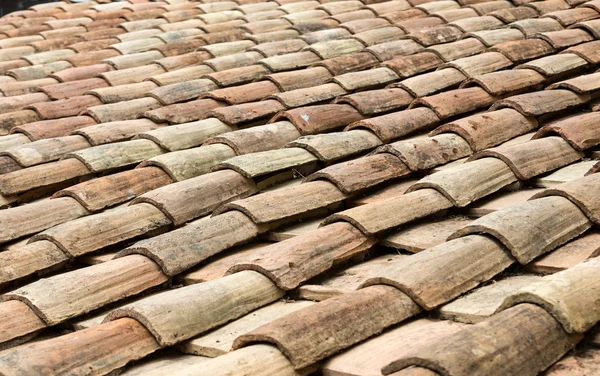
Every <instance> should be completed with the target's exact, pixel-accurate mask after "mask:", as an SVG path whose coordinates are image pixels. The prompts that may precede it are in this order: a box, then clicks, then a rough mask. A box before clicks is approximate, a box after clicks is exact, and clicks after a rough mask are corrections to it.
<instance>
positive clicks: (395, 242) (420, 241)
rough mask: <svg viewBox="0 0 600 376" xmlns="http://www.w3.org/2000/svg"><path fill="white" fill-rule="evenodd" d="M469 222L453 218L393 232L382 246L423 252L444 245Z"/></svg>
mask: <svg viewBox="0 0 600 376" xmlns="http://www.w3.org/2000/svg"><path fill="white" fill-rule="evenodd" d="M469 222H471V220H470V219H468V218H463V217H451V218H448V219H444V220H441V221H438V222H425V223H419V224H416V225H413V226H410V227H407V228H404V229H400V230H396V231H392V232H391V233H390V234H388V235H386V236H385V238H383V240H382V241H381V245H384V246H386V247H390V248H395V249H400V250H405V251H408V252H411V253H417V252H421V251H423V250H425V249H427V248H431V247H434V246H437V245H440V244H442V243H444V242H445V241H446V239H447V238H448V237H449V236H450V235H452V234H453V233H454V232H455V231H456V230H459V229H460V228H462V227H464V226H465V225H466V224H467V223H469Z"/></svg>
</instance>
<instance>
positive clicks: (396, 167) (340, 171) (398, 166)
mask: <svg viewBox="0 0 600 376" xmlns="http://www.w3.org/2000/svg"><path fill="white" fill-rule="evenodd" d="M408 174H410V170H409V169H408V167H406V165H405V164H404V163H402V161H401V160H400V159H399V158H398V157H396V156H394V155H391V154H388V153H379V154H374V155H370V156H367V157H363V158H357V159H355V160H352V161H347V162H342V163H339V164H335V165H332V166H328V167H325V168H324V169H322V170H319V171H317V172H316V173H314V174H311V175H309V176H308V177H307V179H306V180H307V181H311V180H320V179H324V180H328V181H330V182H332V183H333V184H335V185H336V187H338V189H339V190H341V191H342V192H344V193H347V194H351V193H355V192H357V191H361V190H364V189H367V188H370V187H372V186H375V185H377V184H380V183H382V182H384V181H387V180H391V179H396V178H399V177H401V176H404V175H408Z"/></svg>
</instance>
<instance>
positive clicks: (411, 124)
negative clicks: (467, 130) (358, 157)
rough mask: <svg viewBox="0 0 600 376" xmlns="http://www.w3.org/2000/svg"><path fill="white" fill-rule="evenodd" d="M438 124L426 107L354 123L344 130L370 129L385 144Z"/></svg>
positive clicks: (437, 119)
mask: <svg viewBox="0 0 600 376" xmlns="http://www.w3.org/2000/svg"><path fill="white" fill-rule="evenodd" d="M438 122H439V118H438V117H437V115H436V114H435V112H433V111H432V110H431V109H429V108H427V107H420V108H413V109H408V110H404V111H398V112H393V113H391V114H387V115H381V116H376V117H373V118H368V119H364V120H359V121H355V122H353V123H351V124H350V125H348V127H347V128H346V129H360V128H367V129H370V130H371V131H373V132H374V133H375V134H376V135H377V137H379V139H380V140H382V141H383V142H386V143H387V142H390V141H393V140H395V139H398V138H400V137H402V136H406V135H408V134H411V133H416V132H420V131H425V130H428V129H431V128H433V127H434V126H436V125H437V124H438Z"/></svg>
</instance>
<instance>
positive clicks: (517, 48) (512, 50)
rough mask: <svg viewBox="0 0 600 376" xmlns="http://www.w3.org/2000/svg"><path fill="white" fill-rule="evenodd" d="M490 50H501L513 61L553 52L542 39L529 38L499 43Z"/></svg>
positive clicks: (522, 60) (517, 61)
mask: <svg viewBox="0 0 600 376" xmlns="http://www.w3.org/2000/svg"><path fill="white" fill-rule="evenodd" d="M490 51H497V52H501V53H503V54H504V55H505V56H506V57H508V58H509V59H510V60H512V62H513V63H520V62H524V61H528V60H531V59H535V58H538V57H542V56H545V55H549V54H551V53H552V52H554V48H552V46H551V45H550V44H549V43H548V42H546V41H544V40H542V39H538V38H529V39H524V40H517V41H511V42H503V43H499V44H496V45H494V46H493V47H492V48H491V49H490Z"/></svg>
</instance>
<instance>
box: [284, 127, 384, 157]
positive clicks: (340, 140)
mask: <svg viewBox="0 0 600 376" xmlns="http://www.w3.org/2000/svg"><path fill="white" fill-rule="evenodd" d="M288 145H289V146H290V147H300V148H304V149H306V150H308V151H310V152H311V153H313V154H314V155H315V156H316V157H318V158H319V159H320V160H322V161H324V162H328V163H330V162H332V161H335V160H337V159H341V158H344V157H347V156H350V155H353V154H358V153H361V152H365V151H369V150H372V149H374V148H376V147H377V146H379V145H381V141H380V140H379V138H378V137H377V136H375V135H374V134H373V133H371V132H370V131H365V130H359V129H354V130H349V131H347V132H338V133H327V134H319V135H314V136H303V137H300V138H298V139H297V140H296V141H293V142H291V143H289V144H288Z"/></svg>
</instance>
